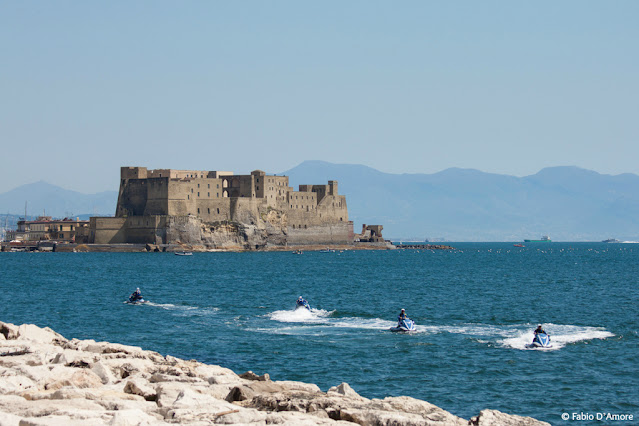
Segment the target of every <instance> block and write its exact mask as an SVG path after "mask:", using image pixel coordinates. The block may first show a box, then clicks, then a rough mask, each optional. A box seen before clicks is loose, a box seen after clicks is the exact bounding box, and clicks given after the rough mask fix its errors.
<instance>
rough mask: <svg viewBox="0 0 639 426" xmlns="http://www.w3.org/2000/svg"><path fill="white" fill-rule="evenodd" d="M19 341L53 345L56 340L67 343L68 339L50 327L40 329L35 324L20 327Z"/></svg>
mask: <svg viewBox="0 0 639 426" xmlns="http://www.w3.org/2000/svg"><path fill="white" fill-rule="evenodd" d="M18 336H19V339H25V340H31V341H33V342H40V343H51V342H53V341H54V340H58V341H61V342H66V341H67V339H65V338H64V336H62V335H61V334H58V333H56V332H55V331H53V330H51V329H50V328H49V327H45V328H40V327H38V326H37V325H35V324H22V325H21V326H19V327H18Z"/></svg>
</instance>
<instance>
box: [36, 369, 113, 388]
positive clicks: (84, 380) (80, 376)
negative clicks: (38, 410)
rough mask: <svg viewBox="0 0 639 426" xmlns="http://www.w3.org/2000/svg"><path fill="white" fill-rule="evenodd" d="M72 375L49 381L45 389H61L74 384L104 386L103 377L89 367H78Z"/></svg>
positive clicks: (78, 385) (88, 386) (78, 386)
mask: <svg viewBox="0 0 639 426" xmlns="http://www.w3.org/2000/svg"><path fill="white" fill-rule="evenodd" d="M76 370H78V371H74V372H73V374H71V375H70V376H66V377H63V378H60V379H59V380H55V381H53V382H50V383H47V384H46V385H45V389H47V390H54V389H60V388H62V387H65V386H72V387H76V388H80V389H83V388H98V387H100V386H102V379H100V377H99V376H98V375H97V374H95V373H94V372H93V371H91V370H89V369H87V368H80V369H76Z"/></svg>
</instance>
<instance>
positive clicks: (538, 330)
mask: <svg viewBox="0 0 639 426" xmlns="http://www.w3.org/2000/svg"><path fill="white" fill-rule="evenodd" d="M540 333H543V334H548V333H546V330H544V329H543V327H542V326H541V324H539V325H538V326H537V328H536V329H535V336H536V335H538V334H540Z"/></svg>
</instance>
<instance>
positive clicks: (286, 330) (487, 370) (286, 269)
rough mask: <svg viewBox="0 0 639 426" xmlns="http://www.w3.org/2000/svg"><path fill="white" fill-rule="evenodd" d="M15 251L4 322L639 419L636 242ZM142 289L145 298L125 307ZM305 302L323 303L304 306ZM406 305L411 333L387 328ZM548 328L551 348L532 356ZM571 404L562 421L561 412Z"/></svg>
mask: <svg viewBox="0 0 639 426" xmlns="http://www.w3.org/2000/svg"><path fill="white" fill-rule="evenodd" d="M451 245H453V246H454V247H455V250H434V251H432V250H393V251H345V252H335V253H318V252H305V253H304V254H302V255H295V254H292V253H290V252H255V253H196V254H194V255H193V256H174V255H173V254H169V253H133V254H132V253H2V254H0V321H5V322H11V323H15V324H22V323H34V324H37V325H39V326H42V327H44V326H49V327H51V328H53V329H54V330H56V331H58V332H60V333H61V334H63V335H64V336H65V337H67V338H74V337H75V338H79V339H95V340H98V341H110V342H118V343H123V344H127V345H135V346H141V347H142V348H144V349H148V350H154V351H158V352H160V353H162V354H170V355H173V356H177V357H180V358H185V359H197V360H198V361H202V362H206V363H213V364H219V365H222V366H225V367H228V368H231V369H232V370H234V371H235V372H237V373H242V372H244V371H247V370H252V371H254V372H256V373H257V374H263V373H269V374H270V375H271V378H272V379H273V380H300V381H305V382H312V383H316V384H318V385H319V386H320V388H322V390H327V389H328V388H329V387H331V386H334V385H338V384H340V383H341V382H347V383H349V384H350V385H351V386H352V387H353V389H355V390H356V391H357V392H358V393H360V394H361V395H363V396H366V397H369V398H373V397H375V398H383V397H386V396H399V395H408V396H412V397H415V398H420V399H424V400H427V401H429V402H431V403H433V404H436V405H438V406H440V407H442V408H444V409H446V410H448V411H450V412H452V413H454V414H456V415H458V416H461V417H464V418H470V417H471V416H473V415H476V414H478V413H479V411H480V410H482V409H486V408H491V409H497V410H501V411H504V412H507V413H511V414H519V415H524V416H532V417H535V418H537V419H540V420H545V421H548V422H550V423H552V424H558V423H562V422H563V420H562V415H564V416H565V415H569V416H573V415H574V414H576V415H579V414H580V413H587V414H593V415H596V414H597V413H612V414H619V415H633V416H634V419H635V420H636V419H637V418H638V416H639V392H638V391H637V390H638V389H639V365H638V362H637V355H638V354H639V336H638V335H637V329H638V327H639V315H638V314H639V310H638V304H639V286H638V281H639V245H635V244H603V243H554V242H553V243H530V244H526V247H523V248H517V247H514V246H513V244H512V243H510V244H508V243H457V244H455V243H453V244H451ZM136 287H140V289H141V290H142V294H143V295H144V297H145V298H146V299H147V300H149V303H148V304H146V305H128V304H125V303H123V302H124V301H125V300H126V299H127V297H128V295H129V294H130V293H131V292H133V291H134V290H135V288H136ZM299 296H303V297H304V298H306V299H307V300H308V301H309V302H310V304H311V306H312V308H313V309H312V310H311V311H310V312H309V311H307V310H297V311H295V310H294V307H295V300H296V299H297V298H298V297H299ZM401 308H405V309H406V312H407V314H408V316H409V317H411V318H413V319H414V320H415V322H416V323H417V327H418V330H417V332H415V333H412V334H397V333H391V332H390V331H389V328H390V327H393V326H394V325H395V324H396V317H397V315H398V314H399V310H400V309H401ZM538 323H541V324H543V325H544V328H545V329H546V331H548V333H549V334H550V335H551V339H552V341H551V343H552V348H548V349H541V350H540V349H530V348H528V347H527V345H528V344H529V343H530V342H531V341H532V338H533V333H532V331H533V329H534V328H535V327H536V326H537V324H538ZM564 413H565V414H564Z"/></svg>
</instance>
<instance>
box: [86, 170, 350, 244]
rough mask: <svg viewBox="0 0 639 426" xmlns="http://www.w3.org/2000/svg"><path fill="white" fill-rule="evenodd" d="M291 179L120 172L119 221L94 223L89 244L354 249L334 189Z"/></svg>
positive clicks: (102, 219) (342, 202)
mask: <svg viewBox="0 0 639 426" xmlns="http://www.w3.org/2000/svg"><path fill="white" fill-rule="evenodd" d="M288 179H289V178H288V177H287V176H274V175H267V174H266V173H265V172H263V171H261V170H255V171H253V172H251V174H250V175H234V174H233V173H232V172H221V171H195V170H174V169H157V170H147V169H146V168H145V167H122V168H121V179H120V191H119V195H118V203H117V208H116V212H115V217H92V218H91V222H90V228H89V229H90V230H89V239H88V242H89V243H94V244H120V243H135V244H155V245H172V244H180V245H185V244H186V245H191V246H202V247H204V248H239V249H260V248H266V247H269V246H271V247H273V246H287V245H320V244H326V245H329V244H352V243H353V240H354V234H353V222H350V221H349V220H348V209H347V206H346V197H345V196H343V195H339V194H338V190H337V181H328V184H327V185H300V186H299V190H297V191H295V190H294V189H293V188H292V187H290V186H289V180H288Z"/></svg>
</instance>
